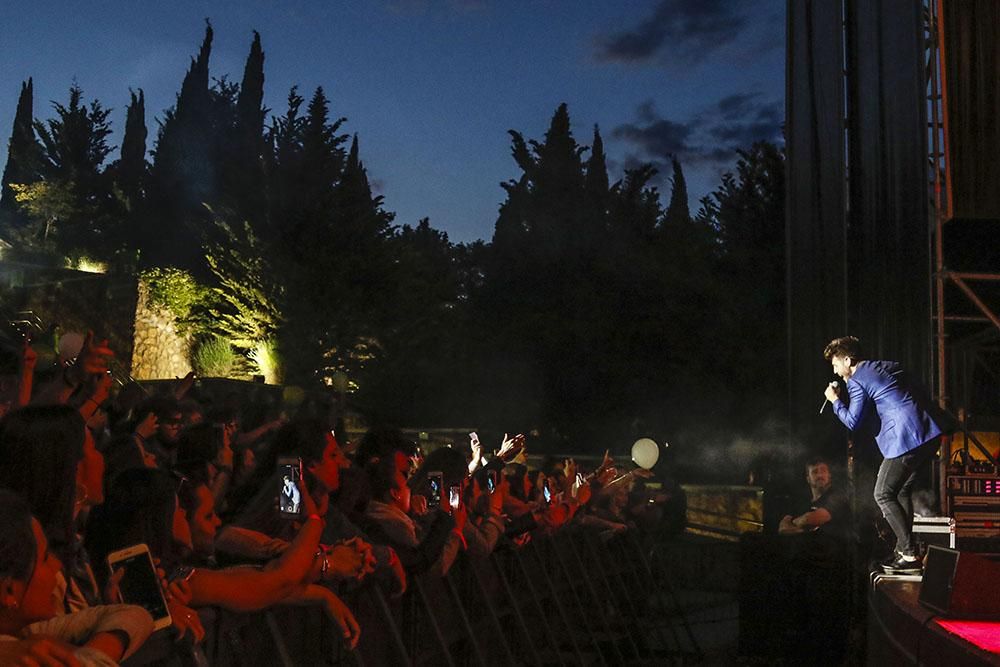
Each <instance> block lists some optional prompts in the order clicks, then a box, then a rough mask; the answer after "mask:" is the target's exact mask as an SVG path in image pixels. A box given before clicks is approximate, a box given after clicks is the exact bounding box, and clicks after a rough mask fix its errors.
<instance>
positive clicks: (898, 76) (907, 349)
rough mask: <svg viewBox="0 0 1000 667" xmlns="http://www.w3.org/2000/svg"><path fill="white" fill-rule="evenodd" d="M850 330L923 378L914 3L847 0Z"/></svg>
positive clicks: (920, 38)
mask: <svg viewBox="0 0 1000 667" xmlns="http://www.w3.org/2000/svg"><path fill="white" fill-rule="evenodd" d="M847 16H848V22H847V44H848V47H847V48H848V82H849V83H848V85H849V92H848V99H849V111H848V137H849V144H848V145H849V164H850V167H849V168H850V186H849V192H850V214H849V216H848V233H847V246H848V250H847V254H848V292H847V294H848V296H847V302H848V327H849V329H850V331H851V332H852V333H853V334H854V335H856V336H858V337H859V338H861V340H862V343H863V344H864V346H865V348H866V350H867V352H868V354H869V355H870V356H871V357H872V358H876V359H892V360H895V361H899V362H901V363H902V364H903V365H904V366H905V367H906V368H907V369H908V370H909V371H910V372H911V373H912V374H913V375H914V376H915V377H917V378H919V379H921V380H923V382H924V383H925V385H926V384H928V382H929V380H930V369H931V368H932V365H931V359H932V349H931V336H930V333H931V332H930V307H931V305H930V289H931V255H930V241H931V225H930V217H929V210H928V209H929V202H928V195H929V190H928V179H929V175H928V168H927V164H928V163H927V155H928V149H927V113H926V96H927V87H926V85H927V84H926V79H925V74H924V59H925V55H924V23H923V16H922V3H921V1H920V0H847Z"/></svg>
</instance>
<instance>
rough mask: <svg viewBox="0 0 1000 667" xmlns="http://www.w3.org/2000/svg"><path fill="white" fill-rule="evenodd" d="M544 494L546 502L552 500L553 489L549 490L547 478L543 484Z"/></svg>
mask: <svg viewBox="0 0 1000 667" xmlns="http://www.w3.org/2000/svg"><path fill="white" fill-rule="evenodd" d="M542 495H543V496H545V502H547V503H551V502H552V491H550V490H549V480H545V482H544V483H543V484H542Z"/></svg>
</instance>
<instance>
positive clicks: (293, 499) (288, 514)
mask: <svg viewBox="0 0 1000 667" xmlns="http://www.w3.org/2000/svg"><path fill="white" fill-rule="evenodd" d="M300 479H302V459H298V458H291V457H281V458H279V459H278V488H277V489H275V491H276V492H277V494H278V510H279V511H280V512H281V516H283V517H285V518H286V519H298V518H301V516H302V495H301V493H300V492H299V480H300Z"/></svg>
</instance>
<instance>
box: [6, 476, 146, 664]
mask: <svg viewBox="0 0 1000 667" xmlns="http://www.w3.org/2000/svg"><path fill="white" fill-rule="evenodd" d="M0 507H2V508H3V512H0V544H3V545H4V547H5V548H4V549H2V550H0V664H5V665H9V664H19V663H18V661H20V664H27V665H33V664H50V665H51V664H55V665H75V664H100V665H104V664H109V663H117V662H119V661H121V660H124V659H126V658H128V657H129V656H131V655H132V654H133V653H135V652H136V651H137V650H139V648H140V647H141V646H142V644H143V643H144V642H145V641H146V639H147V638H148V637H149V635H150V634H151V633H152V632H153V620H152V618H151V617H150V615H149V613H148V612H147V611H146V610H144V609H143V608H142V607H137V606H134V605H100V606H95V607H90V608H88V609H84V610H82V611H79V612H74V613H72V614H66V615H63V616H58V615H57V614H56V608H55V600H56V595H55V589H56V581H57V578H58V576H59V574H60V571H61V570H62V563H61V562H60V560H59V558H58V557H57V556H56V555H55V553H54V552H53V551H51V550H50V549H49V544H48V539H47V538H46V536H45V533H44V531H43V530H42V527H41V524H40V523H39V522H38V521H37V520H36V519H35V518H34V517H32V516H31V511H30V509H29V507H28V504H27V503H26V502H25V501H24V500H22V499H21V498H19V497H18V496H16V495H15V494H13V493H11V492H10V491H7V490H3V489H0ZM11 640H13V641H11ZM42 658H44V659H42Z"/></svg>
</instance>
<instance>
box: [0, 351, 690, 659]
mask: <svg viewBox="0 0 1000 667" xmlns="http://www.w3.org/2000/svg"><path fill="white" fill-rule="evenodd" d="M20 356H21V358H20V363H19V368H18V377H17V381H16V382H15V383H14V384H13V386H12V387H10V388H9V391H8V395H7V396H6V397H3V396H0V417H2V419H0V506H2V507H3V511H2V512H0V664H5V665H6V664H12V665H107V664H116V663H118V662H120V661H122V660H124V659H127V658H129V657H130V656H133V655H134V654H136V652H137V651H139V650H140V649H141V647H142V646H143V644H144V642H146V641H147V640H148V639H149V638H150V637H151V636H155V635H156V634H158V633H159V634H161V635H162V634H167V635H169V636H170V637H171V638H172V639H177V640H179V641H178V643H176V646H177V650H178V651H188V652H190V653H192V654H193V655H195V656H197V654H198V646H199V643H200V642H202V641H203V639H204V637H205V632H206V630H205V627H203V624H202V620H201V619H202V617H203V615H200V612H204V611H205V610H206V609H207V608H216V609H223V610H230V611H234V612H256V611H260V610H265V609H269V608H272V607H275V606H281V605H319V606H322V608H323V609H324V610H325V611H326V613H327V616H328V618H329V619H331V620H332V622H334V623H335V624H336V628H337V629H338V632H339V634H340V635H342V637H343V648H344V649H345V650H350V649H353V648H354V647H355V646H357V644H358V642H359V639H360V638H361V636H362V635H363V634H364V633H366V632H369V631H372V632H377V631H378V628H369V627H365V623H364V618H363V617H362V615H360V614H358V611H357V609H354V608H352V606H351V604H350V600H352V599H355V597H356V596H355V595H353V592H356V591H357V590H358V589H361V588H363V587H368V586H374V587H378V588H379V589H380V590H381V591H383V592H384V594H385V595H386V596H387V597H389V598H393V597H395V598H398V597H399V596H401V595H403V593H404V592H405V591H406V590H407V588H408V586H409V585H410V583H411V582H412V581H413V580H414V578H418V577H442V576H445V575H446V574H447V573H448V572H449V570H450V568H451V567H452V565H453V563H454V562H455V560H456V558H458V557H459V554H461V553H462V552H466V553H468V554H470V555H473V556H489V555H490V554H491V553H492V552H493V551H494V550H496V549H498V548H504V549H518V548H521V547H523V546H524V545H526V544H529V543H531V542H532V541H533V540H538V539H540V538H541V537H544V536H549V535H552V534H553V533H555V532H557V531H562V530H565V529H566V528H567V527H572V528H573V529H579V530H581V531H590V532H592V533H593V534H594V535H597V536H601V537H605V538H608V537H610V536H614V535H616V534H618V533H621V532H623V531H626V530H628V529H629V528H630V527H633V526H637V525H638V526H647V527H651V526H657V525H659V524H660V523H662V520H663V516H664V512H665V510H666V508H667V506H668V505H669V501H670V500H671V498H670V494H669V493H667V492H664V491H662V490H661V491H660V492H658V493H655V494H654V493H653V492H651V491H647V490H646V489H645V482H646V481H647V479H648V477H649V475H650V474H651V473H649V472H648V471H645V470H643V469H641V468H637V469H635V470H632V471H628V472H626V471H619V470H618V469H617V468H616V466H615V463H614V461H613V459H612V457H611V456H609V455H608V454H605V456H604V458H603V460H601V461H600V462H599V463H598V464H597V465H594V466H591V468H592V469H590V470H584V469H583V466H582V465H578V464H577V463H576V462H575V461H574V460H572V459H567V460H562V461H550V462H549V463H547V464H546V465H544V466H542V469H529V466H528V465H527V464H526V461H527V459H526V449H527V448H526V444H525V438H524V436H521V435H515V436H512V437H508V436H505V437H504V438H503V439H502V441H501V442H500V443H499V445H498V447H497V448H496V449H495V450H494V449H492V448H489V447H488V446H485V445H483V444H481V443H480V442H479V439H478V436H477V435H476V434H470V441H469V442H468V443H465V442H461V443H454V445H453V446H442V447H439V448H438V449H435V450H434V451H428V452H424V451H423V450H422V449H421V447H419V446H418V445H417V444H416V443H414V442H412V441H410V440H408V439H407V438H406V437H404V435H403V433H402V432H401V431H399V430H398V429H393V428H389V427H373V428H371V429H370V430H369V431H368V432H367V433H366V434H365V435H364V436H363V437H360V438H358V439H357V440H356V441H355V442H348V440H347V438H346V437H344V434H343V433H340V432H338V431H337V429H336V428H335V426H336V416H337V415H336V410H335V409H333V403H332V402H324V401H306V402H304V403H302V404H301V405H300V406H298V410H297V411H296V413H295V414H294V415H293V416H291V417H290V418H289V417H287V416H286V415H285V414H284V413H281V412H280V408H281V406H277V405H272V406H261V405H258V404H254V403H253V402H247V401H246V400H245V398H243V397H240V396H237V395H235V394H234V395H226V396H219V395H215V396H213V395H210V394H209V392H207V391H205V390H203V389H201V388H199V387H196V386H195V383H194V377H193V376H188V377H186V378H184V379H183V380H178V381H177V382H175V383H174V384H173V385H170V386H169V387H168V386H167V385H160V387H159V388H160V389H162V390H166V391H163V392H154V391H153V389H151V388H149V387H142V386H140V385H138V384H135V383H126V384H124V385H121V384H118V383H116V382H115V381H114V380H113V378H112V376H111V374H110V372H109V370H108V368H109V363H110V362H111V360H112V359H113V357H114V352H113V351H112V350H111V349H109V348H108V347H107V343H106V342H103V341H99V340H98V339H96V338H95V337H93V336H92V335H88V336H87V338H86V340H85V341H84V344H83V348H82V350H81V351H80V353H79V355H78V356H77V357H76V358H75V359H73V360H62V361H61V362H59V363H57V364H55V365H54V366H53V367H52V368H44V369H36V365H37V364H36V355H35V354H34V352H33V351H32V348H31V346H30V343H29V342H25V344H24V346H23V348H22V350H21V355H20ZM269 410H270V413H269ZM140 545H144V546H140ZM137 548H138V549H140V550H141V551H142V553H144V552H145V551H146V550H148V553H149V555H150V557H151V559H152V561H153V565H152V566H151V569H153V570H154V572H155V575H154V576H153V585H154V587H155V589H156V590H155V591H154V595H153V597H154V598H155V599H153V601H152V602H150V600H149V597H150V596H149V594H148V591H147V593H146V595H145V597H144V596H143V595H141V594H139V593H137V590H139V588H138V584H136V583H135V582H134V581H132V582H131V583H130V577H131V576H132V575H130V574H129V570H128V567H132V565H129V566H128V567H126V566H124V565H121V566H119V564H120V563H124V562H125V561H124V560H121V559H123V558H125V557H124V556H123V554H132V553H134V550H135V549H137ZM133 578H134V577H133ZM156 593H158V595H156ZM157 600H161V601H162V603H163V606H165V609H164V610H161V609H158V608H157V605H156V601H157ZM166 616H169V621H168V624H167V626H166V627H164V625H165V624H164V623H163V622H162V617H166ZM359 619H361V622H359ZM140 655H141V654H140ZM134 661H135V659H133V662H134Z"/></svg>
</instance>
